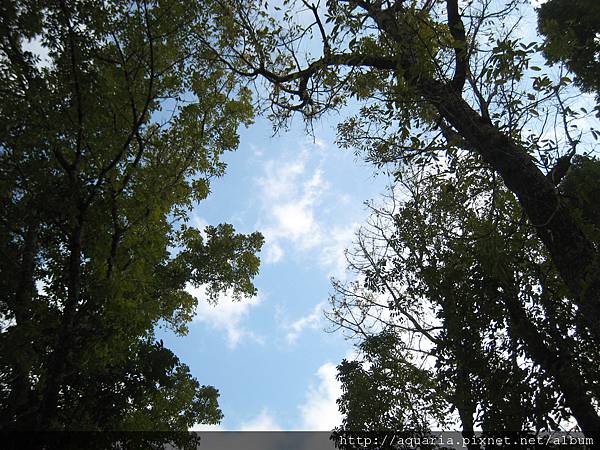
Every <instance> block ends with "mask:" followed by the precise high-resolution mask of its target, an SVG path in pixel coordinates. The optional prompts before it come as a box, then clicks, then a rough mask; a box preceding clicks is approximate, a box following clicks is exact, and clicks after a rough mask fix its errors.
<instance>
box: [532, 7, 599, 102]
mask: <svg viewBox="0 0 600 450" xmlns="http://www.w3.org/2000/svg"><path fill="white" fill-rule="evenodd" d="M538 28H539V30H540V32H541V33H542V34H543V35H544V37H545V46H544V54H545V55H546V57H547V58H548V60H549V61H551V62H557V61H562V62H564V63H565V65H566V66H567V68H568V69H569V70H570V71H571V72H573V73H574V74H575V75H576V78H575V82H576V83H577V84H578V85H579V86H580V87H581V88H582V89H583V90H585V91H588V92H596V94H597V95H599V96H600V75H598V74H599V73H600V40H599V39H598V35H599V33H600V5H599V4H598V2H596V1H594V0H576V1H566V0H549V1H547V2H546V3H544V4H542V5H541V6H540V8H539V9H538ZM599 98H600V97H599Z"/></svg>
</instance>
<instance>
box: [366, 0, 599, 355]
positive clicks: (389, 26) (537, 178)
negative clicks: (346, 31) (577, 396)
mask: <svg viewBox="0 0 600 450" xmlns="http://www.w3.org/2000/svg"><path fill="white" fill-rule="evenodd" d="M361 3H364V5H363V8H365V9H366V10H367V12H368V14H369V15H370V16H371V17H372V18H373V20H374V21H375V22H376V24H377V26H378V27H379V29H380V30H381V31H382V32H384V33H386V35H387V36H388V37H389V38H391V39H392V40H393V41H395V42H396V43H397V44H398V45H399V48H400V50H399V52H398V54H397V68H398V69H399V70H401V71H403V72H404V73H406V74H410V73H411V70H410V69H411V66H412V65H413V64H415V61H414V58H415V56H414V52H413V49H412V48H411V47H410V46H411V39H410V36H414V32H413V31H412V30H410V29H407V28H406V26H404V27H403V26H402V23H401V21H399V20H398V19H397V17H396V14H397V11H395V10H391V9H388V10H381V9H376V8H375V7H374V6H372V5H370V4H368V3H366V2H361ZM407 82H408V83H410V84H412V85H413V87H414V88H415V89H416V90H417V92H418V93H419V94H420V95H421V96H422V97H423V99H424V100H426V101H428V102H429V103H431V104H432V105H433V106H434V107H435V108H436V109H437V110H438V111H439V113H440V115H441V116H442V117H443V118H444V119H445V120H446V121H447V122H448V123H449V124H450V125H452V126H453V127H454V128H455V129H456V131H457V132H458V133H459V134H460V135H461V136H462V137H463V138H464V139H465V140H466V141H467V142H468V144H469V147H470V148H471V149H473V151H475V152H477V153H478V154H479V155H480V156H481V157H482V158H483V159H484V160H485V161H486V162H487V163H488V164H489V165H490V166H491V168H492V169H493V170H495V171H496V172H497V173H498V174H499V175H500V176H501V177H502V179H503V180H504V183H505V184H506V186H507V187H508V189H510V190H511V191H512V192H513V193H514V194H515V195H516V196H517V199H518V200H519V202H520V203H521V205H522V207H523V210H524V211H525V213H526V214H527V217H528V218H529V221H530V222H531V224H532V225H533V226H534V227H535V228H536V230H537V234H538V236H539V238H540V240H541V241H542V243H543V244H544V246H545V247H546V249H547V250H548V252H549V253H550V256H551V258H552V261H553V262H554V264H555V266H556V268H557V270H558V272H559V274H560V275H561V277H562V279H563V281H564V282H565V284H566V285H567V287H568V288H569V290H570V291H571V293H572V294H573V298H574V301H575V303H576V304H577V306H578V307H579V310H580V313H581V314H580V317H581V318H582V321H583V322H584V323H585V324H587V326H588V327H589V329H590V332H591V333H592V335H593V336H594V339H595V340H596V341H597V342H598V343H599V345H600V329H599V327H598V325H597V318H598V317H600V263H599V261H598V255H597V253H596V251H595V250H594V247H593V245H592V243H591V241H590V240H589V239H588V238H587V237H586V236H585V234H584V233H583V231H582V230H581V228H580V227H579V225H578V224H577V222H576V221H575V219H574V217H573V215H572V214H571V212H570V211H569V209H568V208H567V207H566V206H565V205H564V203H563V202H561V200H560V197H559V196H558V192H557V190H556V188H555V186H554V184H553V183H552V182H551V180H549V179H548V178H547V177H546V176H545V175H544V174H543V173H542V172H541V170H540V169H538V168H537V166H536V165H535V164H534V162H533V160H532V159H531V157H530V156H529V155H528V154H527V152H526V151H525V150H524V149H522V148H521V147H520V146H519V145H518V144H517V143H515V142H514V141H513V140H512V139H511V138H510V137H508V136H506V135H505V134H503V133H502V132H501V131H500V130H498V128H497V127H495V126H494V125H492V124H491V123H490V122H489V120H487V119H485V118H483V117H482V116H481V115H480V114H478V113H477V112H476V111H475V110H474V109H473V108H471V106H470V105H469V104H468V103H467V102H466V101H465V100H464V99H463V97H462V96H461V94H460V92H457V90H456V89H455V88H454V87H453V84H452V83H451V82H446V83H444V82H441V81H438V80H435V79H433V78H431V77H430V76H428V75H427V74H418V75H413V76H412V77H410V78H409V79H407Z"/></svg>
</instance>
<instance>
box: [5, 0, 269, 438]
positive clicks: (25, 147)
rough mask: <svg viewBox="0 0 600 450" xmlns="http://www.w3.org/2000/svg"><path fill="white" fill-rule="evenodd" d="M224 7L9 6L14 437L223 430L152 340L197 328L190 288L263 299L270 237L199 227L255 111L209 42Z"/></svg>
mask: <svg viewBox="0 0 600 450" xmlns="http://www.w3.org/2000/svg"><path fill="white" fill-rule="evenodd" d="M218 7H219V6H218V4H217V3H215V4H212V3H210V2H202V3H201V2H195V1H184V2H181V1H134V2H131V1H116V2H109V3H106V2H97V1H87V0H84V1H77V2H67V1H62V0H57V1H55V2H54V1H53V2H38V1H7V2H3V3H2V6H1V9H2V14H1V17H2V19H1V22H0V24H1V25H0V80H1V81H0V85H1V86H2V87H1V88H0V115H1V120H2V123H3V126H2V131H0V173H1V175H0V179H1V181H0V202H1V208H2V223H1V224H0V272H1V278H0V292H1V293H2V295H1V298H0V314H1V319H2V325H1V333H0V367H1V370H0V423H1V426H2V428H3V429H20V430H23V429H79V430H187V429H188V428H189V427H190V426H191V425H193V424H194V423H217V422H219V421H220V419H221V417H222V414H221V411H220V410H219V408H218V402H217V398H218V391H217V390H216V389H215V388H214V387H211V386H201V385H200V383H199V382H198V381H197V380H196V379H195V378H194V377H192V375H191V374H190V371H189V369H188V367H187V366H186V365H185V364H183V363H182V362H180V361H179V359H178V358H177V357H176V356H175V355H174V354H173V353H172V352H171V351H170V350H168V349H167V348H165V347H164V346H163V344H162V342H157V341H156V339H155V338H154V329H155V327H156V326H158V325H161V324H162V325H165V326H169V327H171V328H172V329H173V330H175V331H176V332H177V333H182V334H184V333H185V332H186V323H187V322H188V321H189V320H190V319H191V317H192V315H193V313H194V309H195V306H196V303H197V301H198V300H197V299H196V298H194V297H193V296H192V295H190V294H189V293H188V292H187V290H186V287H187V286H188V285H192V286H199V285H206V286H207V289H208V292H209V297H210V298H212V299H213V300H214V299H215V298H216V295H217V294H218V293H219V292H223V291H225V290H231V291H232V292H233V295H234V296H236V297H237V298H239V297H241V296H250V295H253V294H254V293H255V288H254V286H253V284H252V278H253V277H254V276H255V275H256V273H257V271H258V266H259V259H258V257H257V256H256V253H257V252H258V251H259V250H260V247H261V245H262V236H261V235H260V234H258V233H252V234H249V235H243V234H237V233H236V232H235V230H234V229H233V227H232V226H231V225H228V224H221V225H217V226H209V227H207V228H206V229H205V230H198V229H195V228H193V227H192V226H190V225H189V224H188V223H187V222H188V219H189V212H190V210H191V207H192V206H193V205H195V204H196V203H197V202H198V201H201V200H202V199H204V198H205V197H206V196H207V195H208V194H209V192H210V181H211V179H213V178H215V177H219V176H221V175H223V173H224V171H225V164H224V163H223V162H222V160H221V156H222V155H223V153H224V152H227V151H231V150H234V149H235V148H236V147H237V145H238V135H237V129H238V126H239V125H240V124H249V123H250V121H251V118H252V114H253V111H252V107H251V104H250V94H249V92H248V90H247V89H246V88H244V87H243V86H242V85H241V84H240V83H239V82H238V79H237V76H236V75H235V74H234V73H232V72H230V71H226V70H224V67H223V65H222V64H219V62H218V61H215V60H214V58H212V57H211V54H210V53H207V52H206V51H203V47H202V45H200V43H201V42H202V41H210V42H212V43H213V44H214V45H218V38H219V37H218V35H215V34H213V32H214V30H215V26H214V23H215V14H216V11H217V9H218ZM35 48H38V49H41V50H39V51H37V52H36V51H34V49H35ZM44 53H45V54H44Z"/></svg>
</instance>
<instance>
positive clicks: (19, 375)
mask: <svg viewBox="0 0 600 450" xmlns="http://www.w3.org/2000/svg"><path fill="white" fill-rule="evenodd" d="M38 232H39V223H38V222H37V219H35V218H34V219H33V220H32V223H30V224H29V225H28V226H27V230H26V232H25V239H24V242H23V250H22V256H21V264H20V266H19V281H18V283H17V289H16V291H15V297H14V306H13V311H14V313H15V321H16V328H15V331H14V332H15V333H16V334H17V336H19V342H22V343H24V344H25V345H27V344H26V343H27V342H29V340H30V338H29V336H28V331H27V327H28V325H29V322H30V320H31V306H32V305H31V303H32V300H33V295H34V292H35V278H34V272H35V264H36V261H35V256H36V254H37V244H38ZM12 363H13V371H14V372H13V377H14V381H13V383H12V386H11V390H10V394H9V397H8V405H9V408H10V410H11V413H10V415H11V416H12V418H13V421H14V422H13V423H12V424H10V426H15V427H17V428H22V427H27V426H28V424H29V421H28V418H27V417H26V416H27V415H28V413H30V412H31V409H30V403H29V402H30V395H29V392H30V388H31V386H30V381H29V372H30V370H31V360H30V359H29V357H28V355H24V354H22V352H19V354H18V355H15V358H13V360H12Z"/></svg>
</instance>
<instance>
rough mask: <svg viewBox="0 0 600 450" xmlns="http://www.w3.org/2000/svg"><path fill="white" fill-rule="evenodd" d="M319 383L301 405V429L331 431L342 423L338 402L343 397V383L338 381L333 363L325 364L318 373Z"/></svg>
mask: <svg viewBox="0 0 600 450" xmlns="http://www.w3.org/2000/svg"><path fill="white" fill-rule="evenodd" d="M316 375H317V377H318V379H319V382H318V384H317V385H316V386H314V385H313V386H311V387H309V389H308V392H307V393H306V398H305V400H304V402H303V403H302V404H301V405H300V407H299V408H300V414H301V427H300V428H301V429H302V430H307V431H330V430H332V429H333V428H335V427H336V426H338V425H340V424H341V423H342V415H341V413H340V412H339V410H338V405H337V403H336V400H337V399H338V398H339V397H340V396H341V395H342V386H341V383H340V382H339V381H338V380H337V379H336V375H337V369H336V367H335V365H334V364H333V363H331V362H326V363H325V364H323V365H322V366H321V367H319V369H318V370H317V373H316Z"/></svg>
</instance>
